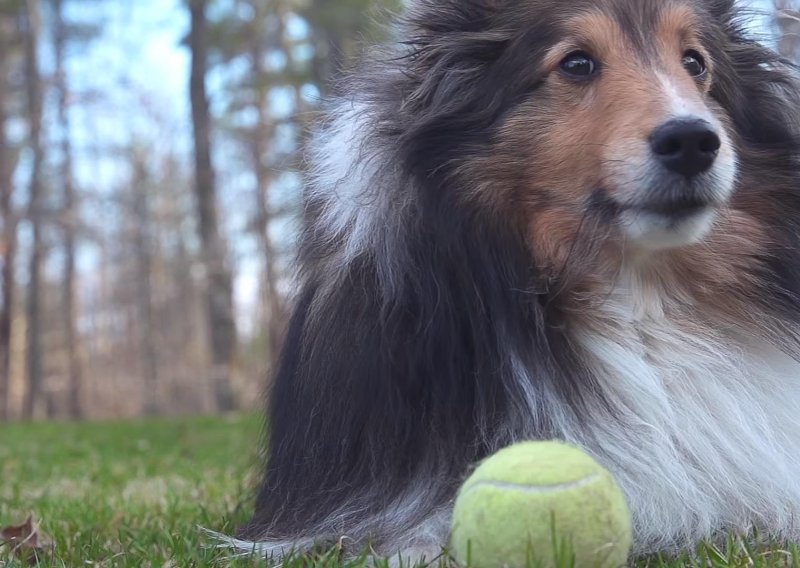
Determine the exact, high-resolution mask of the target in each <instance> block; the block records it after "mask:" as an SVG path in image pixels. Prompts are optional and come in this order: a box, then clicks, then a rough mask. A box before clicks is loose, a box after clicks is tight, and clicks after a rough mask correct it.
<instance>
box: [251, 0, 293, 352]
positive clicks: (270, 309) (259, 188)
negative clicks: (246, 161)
mask: <svg viewBox="0 0 800 568" xmlns="http://www.w3.org/2000/svg"><path fill="white" fill-rule="evenodd" d="M260 7H262V5H261V4H258V3H255V5H254V8H255V9H256V12H255V17H254V18H253V19H252V22H251V25H250V27H249V30H248V32H249V36H250V37H249V38H248V42H249V44H250V46H249V47H250V65H251V75H252V76H253V77H254V78H255V85H256V87H255V93H256V97H255V101H254V104H255V110H256V124H255V126H254V127H253V130H252V132H251V136H250V154H251V159H252V161H253V172H254V173H255V178H256V201H257V203H256V231H257V233H258V240H259V244H260V247H261V251H260V252H261V259H262V261H263V263H264V273H263V283H262V290H263V293H262V294H263V296H262V297H263V304H264V308H265V309H264V322H263V323H264V326H265V329H266V331H267V349H268V351H269V352H268V355H267V356H268V360H269V363H270V365H272V364H274V362H275V359H276V357H277V354H278V350H279V347H280V341H281V338H282V335H283V325H284V322H285V307H284V304H283V299H282V298H281V295H280V291H279V290H278V267H277V256H278V255H277V251H276V249H275V245H274V243H273V242H272V238H271V236H270V226H271V224H272V220H273V219H272V217H273V216H272V211H271V209H270V188H271V182H272V175H271V173H270V169H269V167H268V165H267V164H266V163H265V159H266V157H267V155H268V152H269V147H270V141H271V139H272V136H273V135H274V129H273V128H271V127H270V120H271V119H270V116H269V113H268V112H267V109H266V107H267V105H269V100H268V97H267V78H268V71H267V70H266V69H265V68H264V62H265V53H264V51H265V50H264V47H265V45H264V41H265V37H264V35H265V33H266V32H265V30H264V22H265V20H266V14H262V13H261V10H259V8H260ZM283 16H284V15H283V14H282V13H281V12H279V13H278V21H279V22H280V25H279V28H278V31H277V34H278V36H279V38H280V42H281V44H282V45H283V47H284V48H285V47H286V46H285V44H284V35H285V34H284V29H283ZM286 52H287V53H288V52H289V50H288V49H287V50H286Z"/></svg>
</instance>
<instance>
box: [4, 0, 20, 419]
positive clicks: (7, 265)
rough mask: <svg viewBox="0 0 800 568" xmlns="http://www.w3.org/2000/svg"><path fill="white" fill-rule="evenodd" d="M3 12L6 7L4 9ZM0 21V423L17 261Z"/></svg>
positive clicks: (11, 39) (7, 41) (9, 33)
mask: <svg viewBox="0 0 800 568" xmlns="http://www.w3.org/2000/svg"><path fill="white" fill-rule="evenodd" d="M4 8H6V9H7V7H5V6H4ZM2 15H3V19H2V21H0V227H2V229H0V421H4V420H7V419H8V413H9V411H10V409H9V407H8V395H9V387H10V382H11V338H12V337H13V331H14V329H13V326H14V302H15V291H16V286H17V282H16V274H15V271H14V268H15V264H16V258H17V225H18V222H17V212H16V211H15V209H14V205H13V196H14V180H13V177H14V168H15V163H16V161H17V149H16V148H15V147H13V146H12V144H11V141H10V140H9V138H8V135H7V133H6V125H7V123H8V120H9V118H10V116H9V114H10V112H9V101H10V99H11V89H10V88H9V84H8V74H9V71H10V67H11V64H10V58H11V53H12V49H13V46H14V43H15V33H14V30H13V29H11V26H9V25H8V23H9V18H8V16H9V14H7V13H6V12H5V10H4V13H3V14H2Z"/></svg>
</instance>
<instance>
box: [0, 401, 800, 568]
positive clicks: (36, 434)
mask: <svg viewBox="0 0 800 568" xmlns="http://www.w3.org/2000/svg"><path fill="white" fill-rule="evenodd" d="M259 436H260V422H259V419H258V418H257V417H255V416H239V417H229V418H193V419H174V420H151V421H140V422H124V423H123V422H118V423H100V424H57V423H48V424H19V425H12V426H8V425H2V426H0V529H2V528H3V527H6V526H8V525H14V524H20V523H22V522H23V521H24V520H25V518H26V517H27V515H28V514H34V515H35V516H36V518H37V520H38V521H39V522H40V525H41V529H42V532H43V533H44V534H46V535H48V536H49V537H51V538H52V541H53V543H54V545H55V548H54V549H53V551H52V552H50V553H48V554H46V555H45V557H44V558H43V559H42V561H41V562H40V563H39V565H40V566H47V567H50V566H53V567H56V566H57V567H68V568H73V567H79V566H109V567H110V566H114V567H116V566H120V567H137V568H138V567H148V566H152V567H160V566H170V567H184V566H188V567H195V566H198V567H199V566H209V567H210V566H214V567H220V566H234V567H237V566H260V565H261V566H263V565H264V564H265V563H264V562H257V561H255V560H253V559H239V560H235V561H232V560H231V559H230V558H229V557H228V556H227V555H226V553H225V551H221V550H216V549H214V548H212V547H210V546H209V545H210V544H211V542H210V540H209V539H208V537H207V536H205V535H204V533H203V532H202V531H201V530H199V528H198V527H200V526H202V527H206V528H209V529H212V530H217V531H222V532H229V531H231V530H232V529H233V527H235V526H236V525H237V524H238V523H240V522H242V521H243V520H245V519H246V517H247V514H248V508H249V506H250V501H249V499H248V497H249V495H250V491H249V490H248V488H249V487H250V486H251V485H252V483H254V481H255V478H256V477H255V476H256V471H257V468H256V448H255V447H254V442H255V441H256V440H258V439H259ZM3 550H5V552H6V554H5V555H4V553H3ZM7 552H8V547H6V548H5V549H0V567H3V568H6V567H12V566H14V567H16V566H21V565H22V563H21V562H20V561H19V560H16V559H14V558H12V557H10V556H9V555H8V554H7ZM289 564H290V566H289V567H288V568H300V566H301V565H303V566H319V567H320V568H323V567H324V568H329V567H331V568H340V566H337V564H338V563H336V562H334V561H333V560H332V559H331V558H330V557H328V559H326V558H314V559H304V560H298V561H293V562H291V563H289ZM356 564H358V565H363V563H356ZM638 564H639V565H640V566H643V567H646V566H652V567H654V568H656V567H657V568H661V567H664V568H667V567H668V568H673V567H677V566H684V565H687V564H692V565H694V566H708V567H714V568H716V567H720V568H721V567H727V566H735V567H746V566H757V567H770V566H776V567H777V566H790V567H792V568H800V555H798V554H797V550H796V549H794V548H793V547H784V546H777V545H773V546H764V547H760V548H757V549H754V548H751V547H746V546H744V545H743V544H742V543H741V542H738V541H733V540H732V542H731V543H730V544H729V546H728V547H727V548H725V549H724V550H720V549H714V548H711V547H703V548H702V549H701V551H700V555H699V557H698V558H696V559H695V560H693V561H692V562H689V561H688V560H686V559H683V560H669V561H667V560H661V559H650V560H642V561H639V563H638Z"/></svg>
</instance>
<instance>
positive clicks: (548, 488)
mask: <svg viewBox="0 0 800 568" xmlns="http://www.w3.org/2000/svg"><path fill="white" fill-rule="evenodd" d="M600 475H601V474H599V473H593V474H592V475H590V476H588V477H584V478H583V479H578V480H577V481H570V482H569V483H558V484H555V485H522V484H519V483H511V482H508V481H496V480H493V479H485V480H481V481H476V482H475V483H473V484H472V485H470V486H469V487H467V489H466V491H465V492H464V493H465V494H466V493H469V492H471V491H472V490H474V489H478V488H480V487H491V488H492V489H510V490H512V491H521V492H522V493H528V494H532V495H546V494H548V493H556V492H558V491H567V490H570V489H580V488H581V487H585V486H587V485H589V484H590V483H592V482H594V481H597V480H598V479H599V478H600Z"/></svg>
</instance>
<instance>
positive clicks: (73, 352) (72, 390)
mask: <svg viewBox="0 0 800 568" xmlns="http://www.w3.org/2000/svg"><path fill="white" fill-rule="evenodd" d="M53 12H54V16H55V22H54V28H55V30H54V32H55V33H54V35H55V38H54V39H55V59H56V70H55V71H56V76H55V79H56V80H55V84H56V87H57V90H58V122H59V127H60V131H61V160H62V161H61V175H60V178H61V183H62V192H63V195H62V199H63V205H62V207H63V209H62V219H61V221H62V223H61V229H62V232H63V239H64V242H63V247H64V273H63V277H62V282H61V296H62V302H63V310H64V311H63V317H64V330H65V342H66V350H67V367H68V370H67V373H68V378H69V413H70V416H72V417H73V418H81V417H82V416H83V408H82V405H81V398H82V395H81V393H82V390H83V385H82V378H81V362H80V355H79V346H78V332H77V329H76V319H77V311H76V306H75V283H76V273H75V232H76V229H77V227H76V226H77V222H78V208H77V204H76V196H75V179H74V176H73V169H72V163H73V161H72V128H71V124H70V116H69V83H68V79H67V72H66V69H65V63H66V62H65V59H66V53H65V52H66V46H67V39H68V31H67V25H66V22H65V16H64V2H63V0H53Z"/></svg>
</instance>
